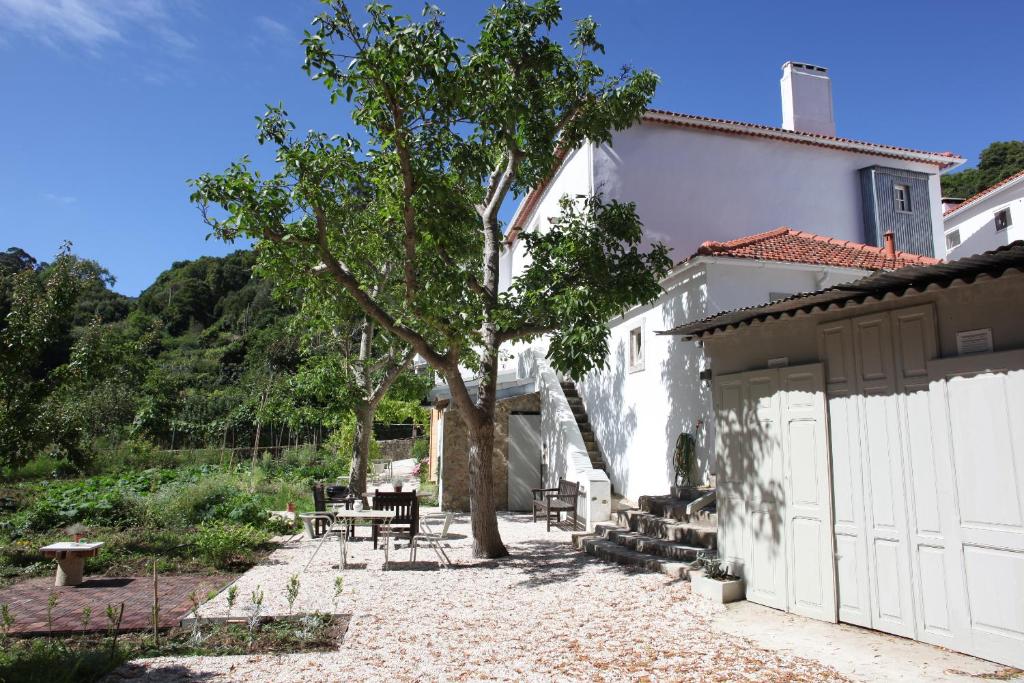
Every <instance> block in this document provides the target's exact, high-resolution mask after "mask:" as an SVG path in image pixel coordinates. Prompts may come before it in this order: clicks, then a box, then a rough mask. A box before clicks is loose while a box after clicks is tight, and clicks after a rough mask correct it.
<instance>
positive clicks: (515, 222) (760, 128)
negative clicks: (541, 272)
mask: <svg viewBox="0 0 1024 683" xmlns="http://www.w3.org/2000/svg"><path fill="white" fill-rule="evenodd" d="M640 120H641V121H642V122H648V123H661V124H666V125H672V126H683V127H687V128H697V129H703V130H711V131H715V132H719V133H726V134H731V135H746V136H750V137H759V138H768V139H772V140H781V141H784V142H793V143H797V144H804V145H812V146H815V147H823V148H826V149H833V150H839V151H846V152H854V153H858V154H871V155H874V156H881V157H889V158H892V159H902V160H905V161H918V162H922V163H926V164H932V165H935V166H938V167H939V168H940V169H947V168H952V167H954V166H959V165H960V164H962V163H964V161H965V159H964V158H963V157H961V156H958V155H956V154H954V153H953V152H925V151H922V150H918V149H911V148H909V147H895V146H893V145H881V144H877V143H874V142H862V141H859V140H851V139H849V138H840V137H835V136H831V135H820V134H818V133H805V132H802V131H796V130H788V129H786V128H776V127H774V126H765V125H762V124H759V123H745V122H743V121H730V120H728V119H716V118H712V117H710V116H696V115H693V114H680V113H677V112H672V111H668V110H666V109H648V110H647V111H646V112H644V114H643V115H642V116H641V117H640ZM557 156H558V158H557V163H556V165H555V168H554V170H553V171H552V172H551V175H549V176H548V177H547V178H545V179H544V181H543V182H541V183H540V184H539V185H538V186H537V187H535V188H533V189H532V190H530V192H529V193H528V194H527V195H526V198H525V199H524V200H523V201H522V203H521V204H520V205H519V207H518V208H517V209H516V212H515V214H514V215H513V216H512V221H511V224H510V227H509V230H508V234H507V235H506V236H505V241H506V243H508V244H512V243H513V242H515V239H516V236H517V235H518V234H519V231H520V230H522V229H523V228H524V227H525V226H526V223H527V221H528V220H529V219H530V216H531V215H532V214H533V210H534V209H535V208H536V206H537V202H538V201H539V200H540V198H541V196H543V194H544V192H545V191H546V190H547V187H548V185H549V184H550V183H551V181H552V180H553V179H554V177H555V175H557V173H558V168H559V166H560V165H561V164H562V162H563V161H564V160H565V157H566V156H567V155H566V153H565V151H564V150H563V151H561V152H560V154H558V155H557Z"/></svg>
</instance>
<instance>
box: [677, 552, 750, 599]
mask: <svg viewBox="0 0 1024 683" xmlns="http://www.w3.org/2000/svg"><path fill="white" fill-rule="evenodd" d="M697 564H698V565H699V566H700V569H699V570H697V571H692V572H690V585H691V587H692V588H693V592H695V593H696V594H697V595H702V596H704V597H705V598H708V599H709V600H713V601H715V602H718V603H721V604H723V605H724V604H726V603H729V602H736V601H737V600H742V599H743V596H744V590H745V586H744V583H743V579H741V578H740V577H738V576H735V575H733V574H730V573H729V567H728V565H724V564H722V560H721V558H718V557H714V556H711V555H707V554H705V553H700V554H698V555H697Z"/></svg>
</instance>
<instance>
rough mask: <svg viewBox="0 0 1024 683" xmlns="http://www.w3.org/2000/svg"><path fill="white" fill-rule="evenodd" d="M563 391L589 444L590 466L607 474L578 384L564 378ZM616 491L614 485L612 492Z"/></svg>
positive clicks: (584, 439)
mask: <svg viewBox="0 0 1024 683" xmlns="http://www.w3.org/2000/svg"><path fill="white" fill-rule="evenodd" d="M561 384H562V392H563V393H564V394H565V398H566V400H567V401H568V402H569V407H570V408H572V415H573V417H575V418H576V425H577V426H578V427H579V428H580V434H582V435H583V443H584V444H586V446H587V455H588V456H590V466H591V467H593V468H594V469H595V470H602V471H603V472H604V473H605V474H607V473H608V469H607V467H606V465H605V462H604V458H602V457H601V451H600V449H599V448H598V447H597V437H595V436H594V430H593V428H592V427H591V426H590V418H589V417H587V409H586V408H584V407H583V399H582V398H580V394H579V392H578V391H576V384H575V383H574V382H571V381H569V380H565V379H563V380H562V382H561ZM614 491H615V488H614V486H613V487H612V492H614Z"/></svg>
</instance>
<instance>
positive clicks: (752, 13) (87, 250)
mask: <svg viewBox="0 0 1024 683" xmlns="http://www.w3.org/2000/svg"><path fill="white" fill-rule="evenodd" d="M353 4H354V5H355V4H358V3H353ZM397 4H398V5H399V6H400V7H408V8H411V9H414V10H416V9H418V8H419V7H420V6H421V5H420V3H406V2H398V3H397ZM439 4H440V5H441V6H442V8H444V9H445V10H446V11H447V12H448V13H449V22H450V25H451V28H452V31H453V32H454V33H456V34H459V35H463V36H466V37H471V36H472V35H473V31H474V29H475V26H476V22H477V20H478V19H479V17H480V15H481V14H482V12H483V10H484V8H485V7H486V5H487V3H484V2H476V1H473V0H458V1H456V0H447V1H445V0H439ZM564 6H565V13H566V16H567V17H569V18H575V17H578V16H583V15H585V14H592V15H593V16H594V17H595V18H596V19H597V20H598V22H599V23H600V24H601V29H602V30H601V34H600V36H601V38H602V40H603V42H604V43H605V45H606V47H607V55H606V57H605V58H604V62H605V63H606V65H607V66H608V67H610V68H617V67H618V65H620V64H623V63H629V64H632V65H634V66H636V67H650V68H652V69H654V70H655V71H656V72H658V74H659V75H660V76H661V77H662V84H661V87H660V89H659V92H658V94H657V97H656V100H655V105H656V106H659V107H662V108H665V109H672V110H676V111H681V112H686V113H694V114H703V115H708V116H717V117H723V118H730V119H738V120H742V121H752V122H758V123H765V124H770V125H778V124H779V122H780V118H781V114H780V103H779V84H778V79H779V76H780V65H781V64H782V63H783V62H785V61H786V60H789V59H793V60H798V61H807V62H812V63H815V64H821V65H823V66H827V67H829V69H830V71H831V75H832V78H833V93H834V97H835V111H836V120H837V126H838V131H839V134H840V135H842V136H845V137H851V138H856V139H862V140H868V141H872V142H880V143H887V144H895V145H903V146H908V147H915V148H919V149H925V150H930V151H944V150H951V151H954V152H957V153H959V154H961V155H962V156H965V157H967V158H968V159H969V160H970V163H971V164H973V163H974V161H975V160H976V158H977V155H978V152H979V151H980V150H981V149H982V148H984V147H985V145H987V144H988V143H989V142H991V141H993V140H1009V139H1022V138H1024V118H1022V117H1021V115H1020V112H1021V111H1024V88H1021V87H1020V84H1021V67H1022V66H1024V59H1022V58H1021V56H1020V54H1019V41H1018V40H1017V35H1016V34H1017V31H1016V28H1015V27H1019V26H1020V25H1021V23H1022V22H1024V3H1021V2H1017V1H1015V0H990V1H989V2H977V3H970V4H969V3H964V2H962V1H958V2H951V1H946V0H905V1H904V2H900V3H891V2H883V1H881V0H879V1H874V0H872V1H867V0H859V1H858V2H856V3H853V2H843V3H839V2H823V1H822V0H818V1H817V2H786V1H784V0H777V1H775V2H763V1H760V0H757V1H755V0H750V1H746V0H744V1H742V2H741V1H738V0H732V1H730V2H706V1H705V2H695V1H693V0H671V1H670V0H663V1H655V0H629V1H628V2H627V1H626V0H620V1H613V0H589V1H585V0H566V2H565V3H564ZM319 10H320V6H319V3H318V2H315V1H314V0H287V1H286V0H274V1H271V0H245V1H243V0H215V1H213V2H201V1H200V0H0V93H2V97H0V101H2V102H3V105H4V106H3V107H2V108H0V130H2V131H3V140H4V141H3V152H2V154H0V209H2V213H0V249H3V248H6V247H7V246H15V245H16V246H20V247H22V248H23V249H26V250H27V251H29V252H30V253H32V254H33V255H34V256H36V257H37V258H40V259H48V258H50V257H51V256H52V255H53V254H54V252H55V251H56V250H57V248H58V246H59V244H60V243H61V241H62V240H65V239H67V240H71V241H72V242H73V243H74V249H75V251H76V253H78V254H80V255H82V256H86V257H89V258H95V259H97V260H99V261H100V262H101V263H102V264H103V265H105V266H106V267H107V268H109V269H110V270H111V272H112V273H113V274H114V275H115V276H116V277H117V279H118V283H117V286H116V289H117V290H119V291H121V292H123V293H125V294H131V295H134V294H137V293H138V292H139V291H140V290H141V289H143V288H145V287H146V286H147V285H148V284H149V283H151V282H152V280H153V278H154V277H155V276H156V275H157V274H158V273H159V272H160V271H162V270H164V269H165V268H167V267H168V266H170V264H171V263H172V262H173V261H176V260H182V259H189V258H195V257H197V256H200V255H203V254H223V253H226V252H228V251H231V250H232V249H233V248H237V247H231V246H227V245H223V244H221V243H218V242H216V241H214V240H207V239H206V235H207V231H206V229H205V226H204V225H203V224H202V222H201V221H200V220H199V216H198V214H197V212H196V210H195V208H194V207H192V206H191V205H190V204H189V202H188V188H187V187H186V185H185V181H186V179H187V178H190V177H194V176H196V175H198V174H199V173H201V172H203V171H208V170H209V171H214V170H220V169H222V168H223V167H225V166H226V165H227V164H228V163H229V162H230V161H231V160H233V159H236V158H237V157H238V156H240V155H241V154H244V153H252V154H253V156H254V158H255V159H256V160H257V161H258V162H259V161H263V162H265V161H267V157H266V155H265V154H262V155H261V154H260V153H259V150H258V148H257V146H256V143H255V139H254V135H253V133H254V121H253V117H254V116H255V115H256V114H259V113H261V112H262V111H263V109H264V105H265V104H266V103H268V102H278V101H283V102H284V103H285V106H286V108H287V109H288V110H289V112H290V113H291V114H292V116H293V118H294V119H295V120H296V122H297V123H298V125H299V130H305V129H307V128H319V129H323V130H327V131H331V132H344V131H346V130H349V126H350V123H349V119H348V115H347V112H346V111H345V110H344V109H343V108H341V107H340V106H338V107H331V106H330V105H329V104H328V103H327V100H326V97H325V96H324V92H323V90H322V88H321V87H320V86H319V85H318V84H313V83H311V82H309V81H308V80H307V79H306V76H305V74H304V73H303V72H302V71H301V69H300V68H299V67H300V66H301V63H302V50H301V48H300V47H299V45H298V41H299V39H300V38H301V35H302V31H303V29H304V28H305V27H306V25H307V24H308V22H309V19H310V18H311V17H312V16H313V15H314V14H315V13H317V12H318V11H319Z"/></svg>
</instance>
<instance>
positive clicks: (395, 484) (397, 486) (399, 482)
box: [391, 477, 402, 493]
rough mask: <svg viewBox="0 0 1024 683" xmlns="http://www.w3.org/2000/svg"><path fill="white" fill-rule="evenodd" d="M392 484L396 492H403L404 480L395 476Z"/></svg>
mask: <svg viewBox="0 0 1024 683" xmlns="http://www.w3.org/2000/svg"><path fill="white" fill-rule="evenodd" d="M391 486H392V487H393V488H394V489H395V493H401V492H402V480H401V479H399V478H398V477H395V478H394V479H392V480H391Z"/></svg>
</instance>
